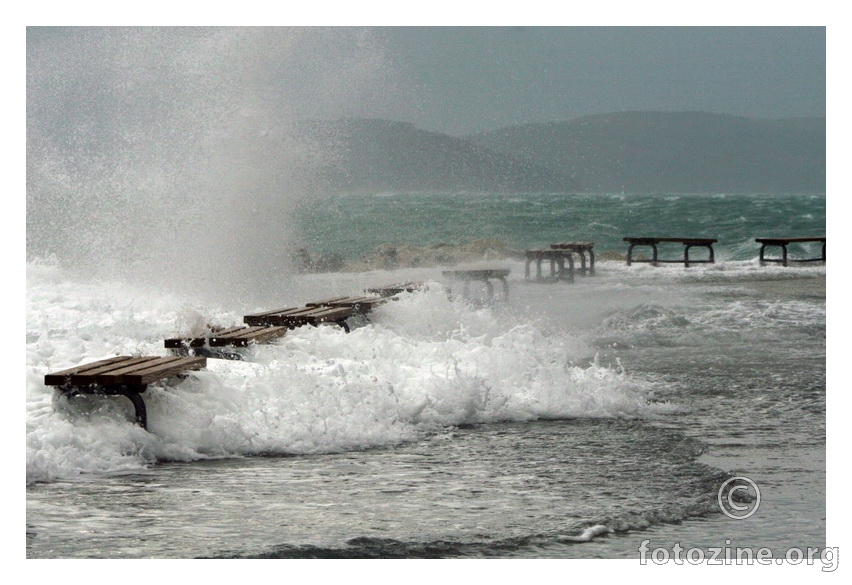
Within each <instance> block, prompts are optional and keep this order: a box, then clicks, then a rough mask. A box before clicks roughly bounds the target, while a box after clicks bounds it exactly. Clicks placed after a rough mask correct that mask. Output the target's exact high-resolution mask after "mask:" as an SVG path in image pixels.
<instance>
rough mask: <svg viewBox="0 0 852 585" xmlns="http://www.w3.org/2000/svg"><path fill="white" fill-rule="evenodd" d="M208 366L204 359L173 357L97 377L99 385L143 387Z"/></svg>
mask: <svg viewBox="0 0 852 585" xmlns="http://www.w3.org/2000/svg"><path fill="white" fill-rule="evenodd" d="M206 365H207V358H204V357H185V358H182V357H171V358H159V359H158V360H157V362H155V363H154V362H152V363H151V364H148V365H146V364H143V366H144V367H141V368H126V369H123V370H120V371H115V372H109V373H105V374H100V375H99V376H97V377H96V382H95V383H97V384H128V385H132V386H142V385H145V384H151V383H152V382H156V381H158V380H162V379H163V378H170V377H171V376H174V375H176V374H180V373H181V372H184V371H186V370H197V369H200V368H203V367H204V366H206Z"/></svg>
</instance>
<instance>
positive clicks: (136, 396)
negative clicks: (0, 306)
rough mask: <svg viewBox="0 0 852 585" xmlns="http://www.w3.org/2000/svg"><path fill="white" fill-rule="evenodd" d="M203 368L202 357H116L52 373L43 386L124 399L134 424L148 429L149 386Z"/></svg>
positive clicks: (68, 392)
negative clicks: (133, 415)
mask: <svg viewBox="0 0 852 585" xmlns="http://www.w3.org/2000/svg"><path fill="white" fill-rule="evenodd" d="M206 366H207V359H206V358H203V357H131V356H118V357H114V358H107V359H104V360H100V361H97V362H92V363H90V364H84V365H82V366H76V367H74V368H69V369H67V370H62V371H59V372H52V373H50V374H47V375H46V376H45V377H44V384H45V386H58V387H59V390H60V391H61V392H62V393H63V394H65V395H66V396H75V395H78V394H104V395H106V396H126V397H127V398H129V399H130V401H131V402H132V403H133V407H134V408H135V409H136V422H137V423H138V424H139V425H140V426H141V427H142V428H143V429H146V430H147V428H148V414H147V411H146V409H145V401H144V400H142V396H141V394H142V393H143V392H145V390H146V388H147V387H148V384H152V383H154V382H158V381H160V380H163V379H165V378H171V377H173V376H181V375H183V374H184V372H187V371H189V370H199V369H201V368H204V367H206Z"/></svg>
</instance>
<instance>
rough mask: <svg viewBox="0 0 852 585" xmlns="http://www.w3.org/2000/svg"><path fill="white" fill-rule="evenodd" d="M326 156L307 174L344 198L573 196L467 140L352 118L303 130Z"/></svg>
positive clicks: (551, 177) (536, 171)
mask: <svg viewBox="0 0 852 585" xmlns="http://www.w3.org/2000/svg"><path fill="white" fill-rule="evenodd" d="M301 132H302V133H304V134H305V135H306V136H307V137H308V138H309V141H310V142H312V143H313V144H314V146H315V148H316V150H317V152H321V153H322V156H323V157H324V158H323V159H322V160H317V161H314V165H313V168H312V172H313V173H314V174H318V175H319V176H320V178H321V181H322V183H323V185H324V186H325V187H326V188H329V189H336V190H341V191H347V192H383V191H403V192H411V191H415V192H417V191H420V192H422V191H438V192H459V191H477V192H498V193H499V192H541V191H545V192H548V191H550V192H571V191H576V190H578V189H579V185H578V184H577V183H576V181H574V180H573V179H571V178H569V177H568V176H567V175H564V174H563V173H561V172H559V171H556V170H553V169H551V168H548V167H547V166H544V165H540V164H538V163H536V162H533V161H530V160H524V159H521V158H518V157H516V156H513V155H512V153H511V152H498V151H495V150H492V149H490V148H487V147H485V146H482V145H479V144H476V143H475V142H473V141H470V140H465V139H462V138H454V137H452V136H448V135H445V134H440V133H437V132H427V131H425V130H418V129H417V128H415V127H414V125H413V124H408V123H402V122H390V121H387V120H373V119H350V120H338V121H334V122H310V123H306V124H304V125H303V126H302V128H301Z"/></svg>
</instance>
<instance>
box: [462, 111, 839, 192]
mask: <svg viewBox="0 0 852 585" xmlns="http://www.w3.org/2000/svg"><path fill="white" fill-rule="evenodd" d="M467 140H469V141H470V142H472V143H474V144H477V145H479V146H482V147H485V148H489V149H491V150H494V151H497V152H504V153H511V154H512V155H513V156H515V157H518V158H521V159H523V160H527V161H529V162H531V163H535V164H539V165H541V166H544V167H547V168H550V169H551V170H553V171H554V172H559V173H562V174H565V175H568V176H570V177H572V178H574V179H575V180H577V181H578V182H579V183H580V184H581V185H582V186H583V189H584V190H585V191H591V192H595V191H606V192H621V191H625V192H643V193H650V192H678V193H691V192H705V193H707V192H710V193H714V192H727V193H732V192H737V193H748V192H825V184H826V181H825V169H826V165H825V118H807V119H788V120H763V119H750V118H741V117H736V116H728V115H721V114H709V113H701V112H622V113H613V114H605V115H598V116H588V117H584V118H578V119H575V120H570V121H566V122H553V123H548V124H528V125H523V126H515V127H510V128H504V129H500V130H496V131H494V132H488V133H481V134H476V135H473V136H469V137H467Z"/></svg>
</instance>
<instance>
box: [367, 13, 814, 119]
mask: <svg viewBox="0 0 852 585" xmlns="http://www.w3.org/2000/svg"><path fill="white" fill-rule="evenodd" d="M382 32H383V34H384V35H385V36H386V38H387V42H388V51H389V53H390V54H391V55H392V56H394V58H395V59H397V60H398V63H399V65H400V67H401V68H402V70H403V72H404V73H405V74H406V75H408V76H409V78H410V81H411V82H412V83H419V84H421V86H422V87H421V100H422V101H421V103H420V110H419V111H417V112H416V113H414V114H412V115H413V116H415V117H416V119H414V120H413V121H414V122H415V123H416V124H417V125H418V126H421V127H423V128H428V129H437V130H441V131H444V132H449V133H455V134H459V133H464V132H473V131H479V130H485V129H490V128H494V127H498V126H503V125H509V124H520V123H526V122H541V121H552V120H563V119H568V118H574V117H577V116H585V115H589V114H599V113H606V112H613V111H622V110H702V111H708V112H717V113H727V114H736V115H743V116H752V117H796V116H824V115H825V111H826V110H825V107H826V105H825V104H826V37H825V29H824V28H821V27H809V28H752V27H724V28H716V27H709V28H707V27H700V28H699V27H686V28H679V27H650V28H648V27H626V28H625V27H611V28H610V27H604V28H599V27H578V28H573V27H556V28H520V27H519V28H467V27H462V28H401V29H400V28H392V29H383V31H382Z"/></svg>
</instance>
